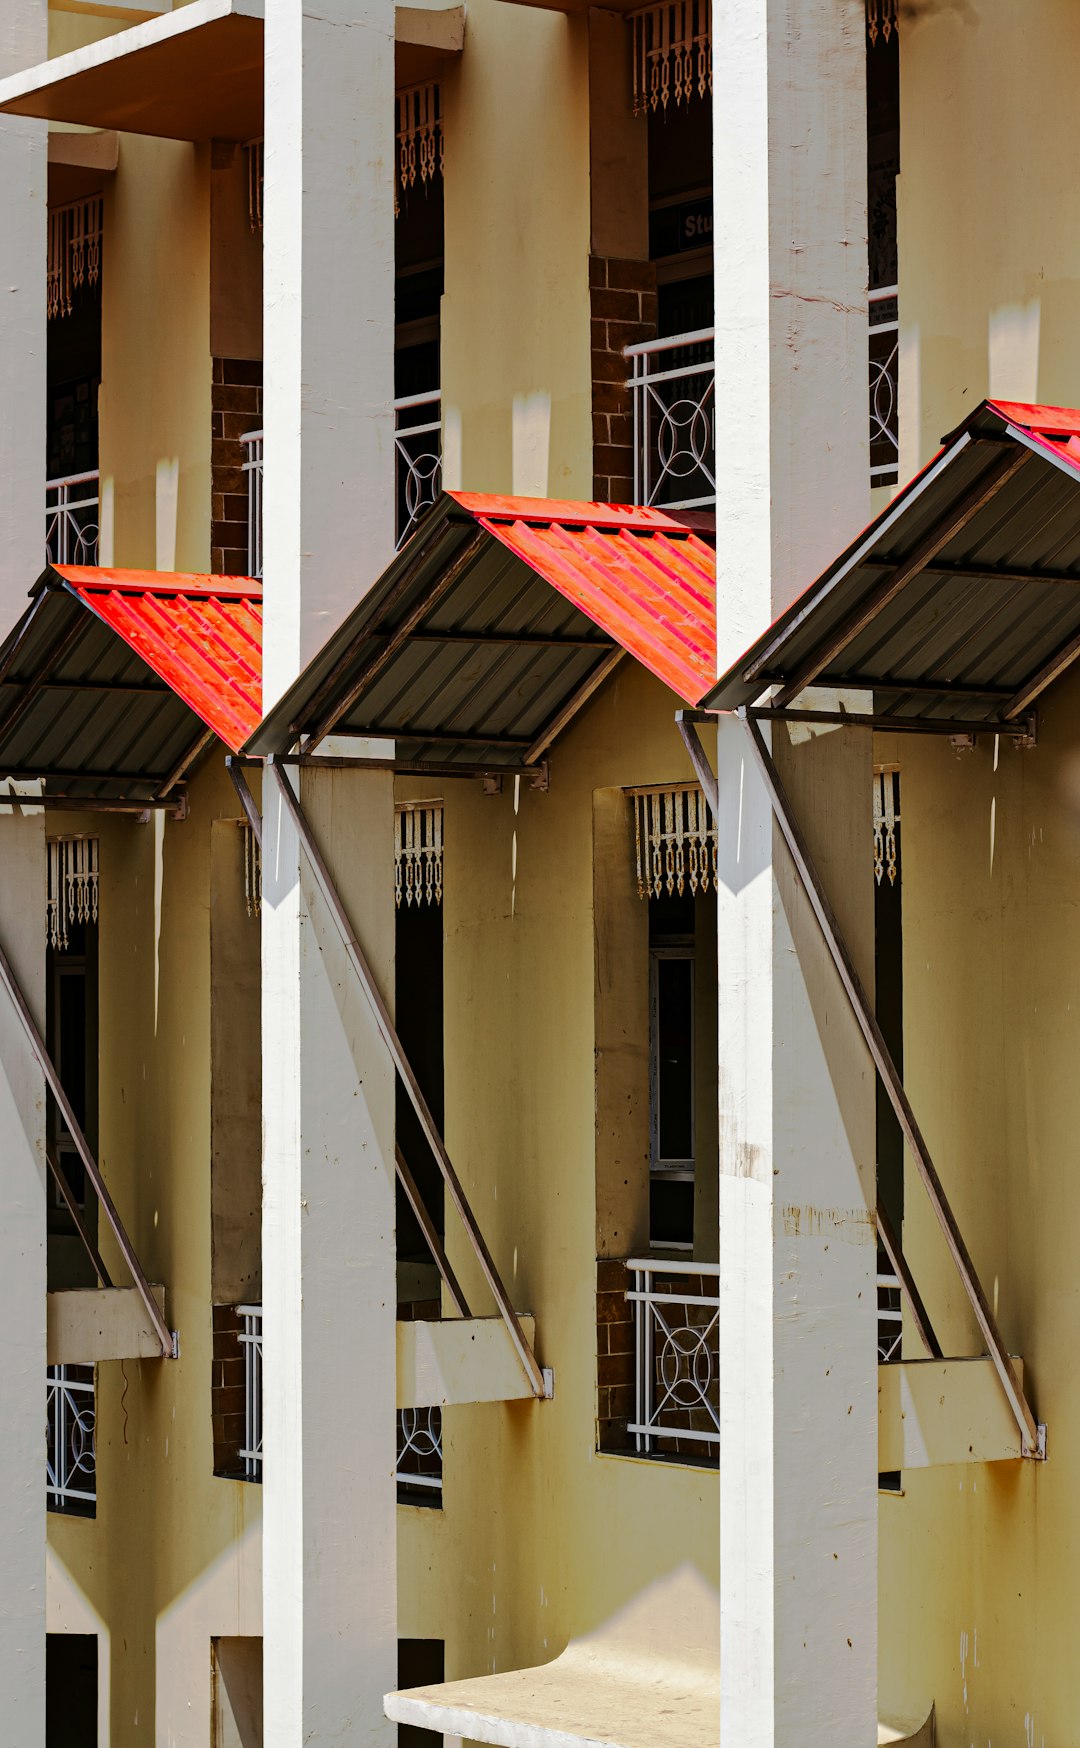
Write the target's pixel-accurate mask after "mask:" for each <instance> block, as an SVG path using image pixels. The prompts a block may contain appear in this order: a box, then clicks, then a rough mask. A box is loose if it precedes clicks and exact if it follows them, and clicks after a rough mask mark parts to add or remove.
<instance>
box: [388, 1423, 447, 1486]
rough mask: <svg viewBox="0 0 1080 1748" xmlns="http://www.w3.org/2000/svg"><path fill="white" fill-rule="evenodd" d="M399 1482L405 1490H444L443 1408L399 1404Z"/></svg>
mask: <svg viewBox="0 0 1080 1748" xmlns="http://www.w3.org/2000/svg"><path fill="white" fill-rule="evenodd" d="M397 1483H398V1487H399V1488H400V1489H401V1490H402V1492H404V1493H408V1492H410V1491H411V1490H413V1489H415V1490H416V1491H417V1492H426V1493H429V1494H430V1493H441V1492H442V1409H441V1408H399V1409H398V1417H397Z"/></svg>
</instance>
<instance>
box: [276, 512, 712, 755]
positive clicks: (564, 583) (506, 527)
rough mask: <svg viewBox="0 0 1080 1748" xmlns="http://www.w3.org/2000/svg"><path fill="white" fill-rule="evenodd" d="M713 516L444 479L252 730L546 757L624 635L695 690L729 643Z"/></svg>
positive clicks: (636, 651)
mask: <svg viewBox="0 0 1080 1748" xmlns="http://www.w3.org/2000/svg"><path fill="white" fill-rule="evenodd" d="M708 529H709V519H708V518H703V517H691V516H672V515H668V514H666V513H665V512H663V511H658V510H641V509H634V508H622V507H620V506H615V505H606V504H572V503H558V502H553V501H549V500H547V499H533V498H503V497H491V496H486V495H479V494H476V493H465V492H456V493H455V492H447V493H444V494H443V496H442V497H441V498H440V499H439V501H438V503H437V504H436V505H435V506H434V508H433V509H432V510H431V511H430V512H429V514H428V516H427V517H426V518H425V520H424V522H423V523H422V524H421V526H420V527H419V528H418V529H417V531H416V533H415V534H414V535H413V537H412V539H411V540H410V541H409V543H408V544H407V545H406V546H405V547H404V548H403V550H402V551H401V552H400V553H399V554H398V555H397V557H396V558H395V559H394V561H393V562H392V564H391V565H390V566H389V568H388V569H387V570H386V572H385V573H384V574H383V576H382V577H381V578H380V579H379V581H378V582H377V583H376V584H375V585H374V587H373V588H372V589H371V590H370V591H369V593H368V594H367V595H365V597H364V599H363V600H362V601H361V602H360V603H359V605H358V606H357V607H356V608H355V610H354V611H353V612H352V613H351V614H350V615H349V617H348V619H347V620H346V621H345V623H344V625H343V626H342V627H341V629H340V631H338V632H337V633H336V635H335V636H334V637H332V638H331V639H330V641H329V643H328V644H327V645H326V647H325V648H324V649H323V650H322V651H321V652H320V654H319V655H318V656H317V657H316V658H315V659H314V661H312V662H311V663H310V664H309V666H308V667H307V668H306V669H305V671H304V673H303V674H302V675H301V676H300V678H299V679H298V680H297V682H296V684H295V685H294V686H293V687H291V688H290V690H289V691H288V692H287V693H286V695H285V696H284V698H282V699H281V701H280V702H279V703H278V704H277V705H275V707H274V708H273V710H271V711H270V713H269V715H268V716H267V718H266V721H265V722H264V723H263V724H262V726H261V728H260V729H259V730H258V732H257V733H256V734H255V735H253V736H252V738H251V740H250V741H249V742H248V750H249V751H252V752H257V753H284V752H287V751H288V750H289V749H290V748H291V747H292V746H293V745H294V743H295V742H296V741H297V740H298V739H299V738H301V737H305V738H310V739H311V741H312V743H313V744H317V742H318V741H319V740H320V739H322V737H323V736H324V735H326V734H327V733H330V732H331V731H332V732H333V733H335V734H346V735H354V736H371V737H378V738H383V739H392V740H394V741H395V742H396V743H397V758H398V761H399V763H403V764H405V763H418V764H442V765H445V764H451V765H453V764H461V765H465V766H479V765H483V766H485V767H490V768H494V767H497V766H514V765H521V764H524V763H527V762H533V761H534V760H535V758H536V757H537V756H539V753H540V752H542V751H543V750H544V749H545V747H546V745H547V744H548V741H547V739H546V738H545V737H549V738H551V739H553V738H554V733H552V730H553V729H554V730H555V732H561V730H562V728H564V727H565V726H566V723H567V722H568V721H569V720H570V718H571V716H572V715H573V714H574V712H575V710H576V709H577V708H580V707H581V706H583V705H584V703H585V702H586V700H587V697H588V696H589V695H591V690H590V689H594V688H595V685H597V684H599V683H600V682H601V680H602V678H603V677H604V676H605V675H606V672H607V671H608V670H609V669H610V667H611V666H612V664H613V661H614V659H615V657H616V656H617V655H618V654H619V653H620V652H622V651H625V652H628V653H629V654H630V655H632V656H633V657H634V658H635V659H636V660H637V661H639V662H641V663H642V665H643V666H644V667H646V668H648V669H649V670H650V672H652V673H654V674H655V675H656V676H657V678H659V679H660V680H662V681H663V682H664V684H665V685H668V686H670V687H671V688H672V690H673V691H675V692H676V694H677V696H678V697H680V698H682V699H683V700H684V701H685V702H687V703H690V704H693V703H696V701H697V700H698V699H699V698H700V696H701V694H702V692H703V691H704V690H705V689H706V687H707V686H708V685H709V683H710V681H711V678H712V674H713V671H714V659H715V658H714V650H715V559H714V555H713V549H712V545H711V541H710V540H709V539H707V538H703V534H706V533H707V532H708Z"/></svg>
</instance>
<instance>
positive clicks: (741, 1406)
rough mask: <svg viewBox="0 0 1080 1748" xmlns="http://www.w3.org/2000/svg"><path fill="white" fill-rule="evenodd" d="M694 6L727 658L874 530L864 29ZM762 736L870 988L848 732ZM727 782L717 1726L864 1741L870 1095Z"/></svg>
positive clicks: (820, 7) (831, 7)
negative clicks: (703, 75) (711, 252)
mask: <svg viewBox="0 0 1080 1748" xmlns="http://www.w3.org/2000/svg"><path fill="white" fill-rule="evenodd" d="M713 16H714V26H713V28H714V42H713V65H714V111H713V114H714V138H715V166H714V175H715V186H716V190H717V201H716V347H717V352H716V374H717V387H716V395H717V407H718V420H717V424H718V432H717V478H718V482H719V487H718V502H717V553H718V585H719V591H718V603H719V622H720V623H719V650H718V663H719V668H720V670H721V671H723V670H724V669H726V667H727V666H728V664H729V663H730V661H731V660H732V659H733V658H734V657H735V656H737V655H738V654H739V653H740V652H741V651H742V650H743V649H744V648H745V647H746V646H747V644H748V643H749V642H750V641H751V640H752V638H753V637H754V636H756V635H757V634H758V633H759V632H760V631H761V630H762V629H763V628H764V627H765V626H766V625H767V624H768V623H769V622H770V620H771V619H772V618H773V617H774V616H775V615H776V613H777V612H779V611H780V610H781V609H782V608H783V607H784V606H786V605H787V603H788V602H789V601H790V600H791V599H792V598H793V597H794V596H795V594H797V593H798V592H799V590H801V589H802V588H803V587H804V586H805V585H806V584H807V583H809V582H810V581H812V580H813V578H814V576H815V575H816V574H817V573H818V572H819V571H820V570H821V569H822V568H823V567H824V565H825V564H826V563H827V561H828V560H829V559H830V558H831V557H832V556H833V555H834V554H835V553H836V552H837V551H838V550H839V549H840V548H841V547H842V546H843V545H844V544H845V542H846V541H847V540H848V539H849V538H850V537H851V535H852V533H853V532H855V531H856V530H857V528H858V527H859V526H860V525H861V524H862V523H863V522H864V521H865V520H866V512H867V505H868V501H869V457H868V453H867V448H868V445H867V405H866V396H867V388H866V382H867V364H866V359H867V325H866V277H867V262H866V140H865V92H864V55H865V47H864V32H865V22H864V11H863V6H862V3H861V0H725V4H723V5H720V6H717V7H716V8H714V15H713ZM773 742H774V749H775V756H776V758H777V760H778V762H779V763H780V764H781V766H782V769H783V774H784V779H785V781H786V782H787V783H788V785H789V787H790V789H791V791H792V793H793V796H794V799H795V801H796V803H797V805H798V807H799V810H800V816H801V818H802V820H803V823H804V825H805V826H806V828H807V831H808V835H809V837H810V839H811V843H812V845H813V847H814V848H815V851H816V852H817V853H818V854H819V856H820V858H821V864H822V867H823V871H824V874H825V878H826V880H827V882H828V884H829V887H830V890H831V892H832V894H833V897H834V902H835V904H836V906H837V909H838V911H839V913H840V915H841V918H842V921H843V922H844V924H845V926H846V928H847V929H848V931H849V938H850V941H851V944H852V947H853V950H854V951H855V954H856V957H857V959H858V961H859V963H860V966H861V968H862V969H863V971H864V975H870V976H872V884H871V875H870V864H869V852H868V851H867V850H866V847H865V846H866V843H867V842H868V831H869V815H870V782H869V775H870V750H869V737H868V736H865V735H863V736H853V735H849V736H847V737H846V738H843V737H841V736H840V735H837V734H827V735H823V736H821V737H820V738H818V739H817V740H814V741H808V742H805V743H804V744H803V745H801V746H798V747H794V746H792V745H791V742H790V737H789V733H788V730H787V729H786V728H778V729H777V730H776V731H775V733H774V735H773ZM718 769H719V780H720V797H721V821H720V846H721V878H720V885H719V891H718V927H719V965H720V1013H719V1096H720V1262H721V1289H720V1290H721V1314H720V1331H721V1334H720V1377H721V1394H720V1412H721V1441H722V1442H721V1462H720V1488H721V1564H720V1575H721V1580H720V1581H721V1638H722V1643H721V1682H722V1696H723V1697H722V1709H721V1733H722V1735H723V1738H724V1740H725V1741H728V1742H737V1743H738V1744H739V1748H838V1744H840V1743H843V1744H844V1748H870V1745H871V1744H872V1743H873V1742H874V1741H875V1740H876V1719H875V1713H876V1657H877V1627H876V1609H877V1596H876V1590H877V1571H876V1564H877V1562H876V1529H877V1492H876V1486H877V1473H876V1471H877V1450H876V1435H877V1427H876V1343H875V1291H874V1275H875V1266H876V1263H875V1255H876V1253H875V1240H874V1228H873V1220H872V1214H871V1213H870V1208H871V1207H872V1197H873V1192H874V1097H873V1080H872V1077H871V1073H870V1069H869V1065H868V1063H867V1060H866V1057H865V1053H864V1051H863V1049H862V1046H861V1044H860V1042H859V1040H858V1036H857V1033H856V1030H855V1027H854V1023H853V1021H852V1020H851V1017H850V1014H849V1012H848V1010H847V1007H846V1004H845V1000H844V997H843V994H842V991H841V990H840V987H839V983H838V981H837V979H836V977H835V974H834V972H833V969H832V966H831V964H830V963H829V962H828V961H827V957H826V954H825V949H824V947H823V946H822V944H821V942H820V939H819V937H818V935H817V933H816V929H815V926H814V923H813V919H812V917H811V916H810V913H809V909H808V906H807V904H806V902H805V899H804V897H803V895H802V893H801V890H799V889H798V888H797V885H796V882H795V877H794V875H793V872H792V870H791V867H790V862H789V859H788V857H787V852H786V850H785V848H784V845H783V843H782V842H781V840H780V839H779V836H778V834H777V832H776V830H775V828H774V826H773V823H772V819H771V815H770V811H769V805H768V800H767V797H766V795H765V793H764V789H763V787H762V785H761V783H760V780H759V778H758V776H757V772H756V768H755V766H754V764H753V762H752V760H751V759H750V757H749V749H748V746H747V743H746V738H745V733H744V731H743V729H742V728H741V726H740V725H739V724H738V723H737V722H735V721H734V720H732V719H726V720H724V721H723V722H722V724H721V728H720V733H719V737H718ZM868 961H869V963H868Z"/></svg>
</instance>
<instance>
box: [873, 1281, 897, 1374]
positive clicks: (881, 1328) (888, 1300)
mask: <svg viewBox="0 0 1080 1748" xmlns="http://www.w3.org/2000/svg"><path fill="white" fill-rule="evenodd" d="M877 1303H878V1312H877V1318H878V1338H877V1350H878V1364H879V1365H882V1366H887V1365H889V1364H890V1362H891V1361H892V1360H898V1359H899V1358H900V1341H901V1337H902V1334H903V1330H902V1323H903V1312H902V1311H901V1308H900V1282H899V1281H898V1280H897V1278H896V1276H895V1275H891V1274H884V1275H878V1278H877Z"/></svg>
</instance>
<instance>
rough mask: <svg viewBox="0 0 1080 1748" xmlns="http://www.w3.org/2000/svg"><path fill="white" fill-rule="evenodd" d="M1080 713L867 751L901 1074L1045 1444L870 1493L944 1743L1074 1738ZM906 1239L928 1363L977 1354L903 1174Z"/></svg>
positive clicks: (888, 1592)
mask: <svg viewBox="0 0 1080 1748" xmlns="http://www.w3.org/2000/svg"><path fill="white" fill-rule="evenodd" d="M1078 705H1080V675H1076V674H1075V672H1074V674H1073V675H1072V676H1071V677H1069V678H1068V679H1067V680H1065V681H1063V682H1062V683H1060V684H1059V685H1058V686H1057V687H1056V688H1055V689H1054V690H1053V691H1052V692H1050V693H1049V694H1048V695H1047V696H1046V699H1045V701H1044V703H1043V705H1042V708H1041V711H1040V728H1039V745H1038V747H1037V748H1036V749H1035V750H1033V751H1030V752H1019V751H1017V750H1015V749H1014V748H1013V747H1011V746H1007V745H1003V746H1002V747H1001V748H1000V751H999V753H997V754H995V749H994V743H993V740H992V739H991V738H989V737H987V738H986V739H985V740H983V741H980V743H979V747H978V750H977V751H976V752H975V753H974V754H969V755H965V756H961V757H957V756H956V755H954V754H953V753H952V752H951V751H950V750H949V748H948V747H947V745H944V744H942V743H941V742H940V741H932V740H929V739H926V740H924V739H921V738H918V739H917V738H914V737H912V738H909V739H904V740H902V741H901V742H900V745H899V746H898V747H897V745H896V739H897V738H899V737H893V738H892V741H891V743H889V742H885V743H883V747H882V756H884V757H888V758H893V757H896V758H897V759H898V762H899V764H900V767H901V818H902V822H903V824H902V832H903V848H902V879H903V903H904V980H905V991H904V999H905V1029H904V1030H905V1043H904V1049H905V1068H906V1080H907V1084H908V1087H909V1090H910V1093H911V1096H912V1100H913V1102H914V1106H915V1110H916V1113H917V1114H918V1116H919V1118H920V1121H921V1123H922V1125H923V1128H924V1130H925V1133H926V1136H927V1139H928V1141H929V1143H930V1146H931V1148H933V1149H934V1150H935V1154H936V1158H937V1163H938V1166H939V1169H940V1171H941V1175H942V1178H943V1181H944V1183H945V1186H946V1189H947V1192H948V1194H949V1196H950V1198H951V1199H952V1202H953V1206H954V1208H955V1211H956V1213H957V1216H958V1218H959V1220H960V1223H961V1227H962V1229H963V1232H964V1235H965V1237H966V1239H967V1241H968V1244H969V1246H970V1248H971V1252H972V1254H973V1256H974V1259H975V1263H976V1266H977V1267H978V1269H979V1270H980V1272H981V1275H982V1279H983V1282H984V1285H985V1287H986V1289H987V1292H988V1294H989V1296H990V1299H991V1302H992V1304H993V1305H994V1307H995V1309H996V1312H997V1315H998V1318H999V1321H1000V1324H1001V1328H1002V1332H1003V1334H1004V1337H1005V1341H1006V1343H1007V1344H1008V1346H1009V1348H1010V1351H1012V1352H1014V1353H1018V1354H1020V1355H1022V1356H1023V1359H1024V1375H1025V1382H1026V1384H1027V1385H1028V1387H1029V1390H1030V1393H1031V1396H1032V1398H1033V1401H1034V1405H1035V1409H1036V1413H1037V1415H1038V1417H1039V1419H1040V1420H1045V1422H1046V1423H1047V1426H1048V1440H1049V1443H1048V1451H1049V1458H1048V1461H1047V1462H1046V1463H1045V1464H1044V1465H1043V1464H1035V1463H1024V1464H1020V1463H1009V1464H999V1465H986V1466H983V1467H979V1468H974V1467H973V1468H969V1469H953V1468H950V1469H946V1470H938V1471H927V1472H918V1473H909V1474H905V1476H904V1488H905V1493H904V1497H903V1498H901V1499H884V1498H883V1500H882V1504H881V1644H882V1695H883V1702H889V1703H895V1704H897V1705H901V1704H905V1703H907V1702H909V1701H914V1700H915V1699H917V1698H921V1697H923V1696H926V1697H927V1698H933V1699H934V1700H936V1703H937V1708H938V1742H939V1744H940V1745H941V1748H964V1745H966V1744H967V1743H968V1742H970V1741H975V1742H982V1741H987V1740H992V1741H993V1742H994V1743H997V1742H999V1741H1009V1740H1016V1741H1018V1742H1024V1741H1027V1742H1029V1743H1035V1744H1039V1745H1041V1744H1043V1743H1047V1744H1051V1743H1055V1744H1056V1743H1061V1742H1069V1741H1072V1740H1073V1739H1074V1738H1075V1736H1076V1727H1077V1675H1076V1660H1075V1655H1074V1652H1073V1642H1074V1639H1075V1624H1076V1622H1075V1592H1076V1582H1075V1570H1074V1566H1075V1562H1074V1558H1073V1551H1074V1549H1075V1546H1076V1542H1077V1536H1078V1534H1080V1522H1078V1508H1077V1500H1076V1488H1075V1484H1074V1477H1075V1471H1076V1465H1077V1457H1078V1452H1080V1391H1078V1389H1077V1382H1076V1379H1077V1371H1076V1364H1075V1327H1076V1313H1077V1285H1076V1256H1075V1249H1076V1247H1075V1243H1074V1234H1075V1231H1076V1226H1077V1221H1078V1219H1080V1182H1078V1179H1077V1174H1076V1171H1075V1156H1076V1138H1075V1131H1076V1123H1075V1112H1074V1109H1073V1097H1072V1091H1073V1087H1074V1085H1075V1080H1076V1070H1075V1064H1076V1059H1077V1052H1078V1048H1080V1012H1078V1011H1077V1004H1076V1001H1075V977H1074V975H1073V967H1074V965H1075V964H1076V962H1077V960H1078V959H1080V920H1078V918H1077V908H1076V891H1077V877H1078V869H1080V762H1078V757H1077V752H1076V737H1075V728H1074V724H1075V721H1076V712H1077V707H1078ZM904 1228H905V1245H906V1248H907V1252H908V1255H909V1258H910V1259H911V1262H912V1264H913V1266H914V1268H915V1271H916V1278H917V1279H918V1281H919V1284H920V1286H921V1288H922V1291H923V1294H924V1297H925V1298H926V1301H927V1305H928V1308H929V1311H930V1314H931V1316H932V1318H933V1319H934V1320H935V1323H936V1325H937V1330H938V1333H939V1336H940V1337H941V1339H942V1344H943V1346H944V1348H945V1350H946V1352H947V1353H960V1354H963V1353H974V1352H978V1351H979V1343H978V1341H977V1338H976V1336H975V1333H974V1331H973V1327H972V1323H971V1318H970V1315H969V1313H968V1311H967V1308H966V1304H965V1303H964V1301H963V1299H962V1295H961V1291H960V1288H959V1283H958V1281H957V1278H956V1275H955V1272H954V1271H953V1270H952V1269H951V1267H950V1265H949V1263H948V1260H947V1258H946V1257H945V1254H944V1246H943V1243H942V1241H941V1239H940V1236H939V1234H938V1232H937V1229H936V1226H935V1225H934V1223H933V1221H932V1218H931V1216H930V1214H929V1211H928V1208H927V1205H926V1200H925V1197H924V1196H923V1194H922V1191H921V1189H920V1187H919V1185H918V1182H917V1181H916V1180H915V1179H914V1176H913V1173H912V1172H911V1170H910V1166H909V1172H908V1183H907V1186H906V1213H905V1222H904ZM1025 1732H1026V1735H1025Z"/></svg>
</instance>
